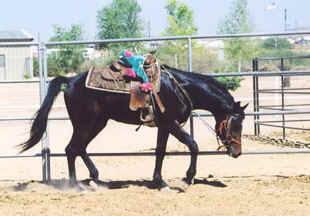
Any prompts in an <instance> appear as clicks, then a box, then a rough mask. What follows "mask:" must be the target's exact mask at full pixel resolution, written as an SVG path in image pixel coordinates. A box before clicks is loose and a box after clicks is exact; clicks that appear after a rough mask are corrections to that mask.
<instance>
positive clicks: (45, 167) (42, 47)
mask: <svg viewBox="0 0 310 216" xmlns="http://www.w3.org/2000/svg"><path fill="white" fill-rule="evenodd" d="M309 34H310V32H283V33H261V34H235V35H207V36H178V37H153V38H137V39H115V40H95V41H71V42H48V43H41V42H38V43H0V47H18V46H32V47H35V48H36V49H37V50H38V71H39V78H40V79H39V80H25V81H14V80H6V81H0V84H1V83H29V82H39V86H40V87H39V91H40V101H41V103H42V101H43V98H44V96H45V95H46V91H47V87H48V76H47V74H48V64H47V50H48V49H49V48H50V47H54V46H64V45H89V44H95V45H100V44H107V43H123V42H146V41H167V40H187V43H188V46H187V49H188V71H192V40H198V39H232V38H253V37H279V36H296V35H309ZM307 75H310V71H303V72H300V71H299V72H297V71H281V72H258V71H257V70H254V71H253V72H246V73H222V74H220V73H218V74H212V76H252V77H254V78H253V84H254V83H255V82H257V81H256V80H255V77H258V76H307ZM254 85H255V84H254ZM254 94H257V91H256V93H254ZM256 96H257V95H256ZM256 96H255V95H253V98H254V99H255V100H256V99H257V100H258V98H255V97H256ZM255 103H256V102H255ZM256 107H257V106H256ZM302 113H307V114H309V113H310V110H306V111H296V110H295V111H284V110H280V111H276V112H261V111H259V110H258V109H256V110H254V112H247V113H246V115H247V116H254V122H255V121H256V123H257V120H258V118H257V117H258V116H262V115H296V114H302ZM205 116H210V114H206V113H198V112H193V113H192V115H191V118H190V133H191V135H192V136H194V127H193V124H194V118H195V117H197V118H199V119H201V120H202V121H203V118H202V117H205ZM64 119H68V118H65V117H63V118H49V120H64ZM25 120H26V121H27V120H32V118H26V117H25V118H14V117H8V118H1V119H0V121H25ZM288 153H310V151H309V150H285V151H251V152H243V154H288ZM199 154H200V155H220V154H225V153H223V152H217V151H202V152H200V153H199ZM89 155H90V156H154V155H155V152H124V153H117V152H115V153H90V154H89ZM167 155H174V156H179V155H189V152H167ZM63 156H65V154H63V153H51V152H50V150H49V136H48V129H47V132H46V134H45V135H44V136H43V138H42V150H41V152H40V153H37V154H34V155H7V156H1V157H0V158H28V157H41V158H42V180H43V182H49V181H50V179H51V172H50V158H51V157H63Z"/></svg>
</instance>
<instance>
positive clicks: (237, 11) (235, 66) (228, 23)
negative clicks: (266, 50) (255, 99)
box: [218, 0, 257, 90]
mask: <svg viewBox="0 0 310 216" xmlns="http://www.w3.org/2000/svg"><path fill="white" fill-rule="evenodd" d="M247 6H248V3H247V0H235V1H233V2H232V5H231V8H230V12H229V13H228V14H227V15H226V16H225V18H224V20H223V21H222V22H221V23H220V24H219V26H218V33H220V34H239V33H248V32H251V31H252V26H253V25H252V24H251V22H250V19H249V13H248V9H247ZM256 43H257V41H256V40H253V39H241V38H237V39H228V40H225V41H224V55H225V59H227V60H226V61H227V63H226V65H229V66H228V67H226V68H223V69H222V71H219V72H227V71H228V72H233V71H235V70H237V71H238V72H241V70H242V64H244V62H246V61H249V60H251V59H252V58H253V57H254V55H255V52H256ZM218 79H219V81H221V82H223V83H224V84H225V85H226V86H227V87H228V88H229V89H232V90H235V89H237V88H238V87H239V86H240V81H241V80H242V79H241V78H240V77H221V78H218Z"/></svg>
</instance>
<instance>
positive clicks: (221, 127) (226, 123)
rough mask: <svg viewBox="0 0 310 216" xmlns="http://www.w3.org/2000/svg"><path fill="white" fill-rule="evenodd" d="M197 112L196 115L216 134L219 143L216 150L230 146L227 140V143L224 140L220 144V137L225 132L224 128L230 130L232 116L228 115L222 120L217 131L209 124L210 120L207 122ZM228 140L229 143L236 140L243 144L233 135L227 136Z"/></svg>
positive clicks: (237, 142)
mask: <svg viewBox="0 0 310 216" xmlns="http://www.w3.org/2000/svg"><path fill="white" fill-rule="evenodd" d="M195 114H196V115H197V116H198V118H199V119H200V120H201V121H202V123H203V124H204V125H205V126H206V127H207V128H208V129H209V130H210V131H212V132H213V133H214V134H215V136H216V141H217V144H218V148H217V149H216V150H217V151H220V150H221V149H223V148H227V147H228V144H227V142H225V143H223V142H222V143H223V144H220V141H219V137H220V135H222V134H223V130H224V129H225V130H226V131H228V127H229V121H230V118H228V117H226V118H225V119H224V120H222V121H221V122H220V124H219V127H218V129H217V132H216V130H214V129H213V128H212V127H211V126H210V125H209V124H208V122H206V121H205V120H204V119H203V118H201V115H200V114H199V113H198V112H195ZM226 141H229V143H231V142H234V143H236V144H238V145H241V142H240V141H238V140H236V139H234V138H233V137H231V136H229V137H228V138H227V140H226Z"/></svg>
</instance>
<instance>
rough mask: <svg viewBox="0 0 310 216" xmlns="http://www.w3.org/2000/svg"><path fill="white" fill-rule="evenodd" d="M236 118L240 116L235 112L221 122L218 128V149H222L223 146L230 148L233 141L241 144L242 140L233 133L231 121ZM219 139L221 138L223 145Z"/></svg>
mask: <svg viewBox="0 0 310 216" xmlns="http://www.w3.org/2000/svg"><path fill="white" fill-rule="evenodd" d="M234 118H239V117H237V116H236V115H234V114H229V115H227V116H226V117H225V119H223V120H222V121H221V122H220V123H219V126H218V128H217V129H216V139H217V142H218V145H219V147H218V148H217V151H220V150H221V149H222V148H226V149H228V148H229V147H230V146H231V144H232V143H235V144H237V145H241V142H240V141H239V140H237V139H235V138H233V137H232V135H231V123H232V120H233V119H234ZM219 139H220V140H221V142H222V145H221V144H220V142H219Z"/></svg>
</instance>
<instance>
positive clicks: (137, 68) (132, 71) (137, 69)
mask: <svg viewBox="0 0 310 216" xmlns="http://www.w3.org/2000/svg"><path fill="white" fill-rule="evenodd" d="M120 57H121V58H125V59H126V60H127V61H128V62H129V63H130V64H131V66H132V68H127V69H126V75H127V76H131V77H134V78H135V77H136V75H137V76H139V77H141V78H142V80H143V83H142V85H141V89H142V90H145V91H148V90H151V89H152V84H151V83H149V80H148V77H147V75H146V73H145V72H144V70H143V63H144V60H145V59H144V57H143V56H134V55H132V53H131V52H129V51H128V50H122V51H121V53H120Z"/></svg>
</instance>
